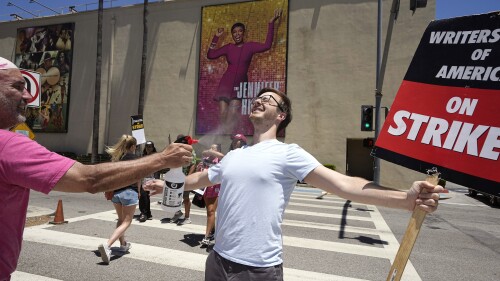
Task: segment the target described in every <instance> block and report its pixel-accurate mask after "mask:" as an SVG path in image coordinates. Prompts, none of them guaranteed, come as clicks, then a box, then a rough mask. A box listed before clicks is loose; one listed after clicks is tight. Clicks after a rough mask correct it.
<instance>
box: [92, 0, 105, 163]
mask: <svg viewBox="0 0 500 281" xmlns="http://www.w3.org/2000/svg"><path fill="white" fill-rule="evenodd" d="M103 1H104V0H99V10H98V13H97V58H96V71H95V94H94V122H93V127H92V157H91V163H92V164H94V163H95V162H96V156H97V154H98V153H99V112H100V104H101V62H102V14H103Z"/></svg>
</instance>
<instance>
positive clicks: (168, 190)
mask: <svg viewBox="0 0 500 281" xmlns="http://www.w3.org/2000/svg"><path fill="white" fill-rule="evenodd" d="M175 142H176V143H184V144H189V145H191V144H195V143H197V142H198V140H195V139H192V138H191V137H190V136H181V137H179V138H178V139H177V140H176V141H175ZM185 179H186V175H184V172H183V171H182V167H179V168H173V169H170V170H169V171H168V172H167V173H166V174H165V175H164V176H163V180H164V181H165V184H164V186H163V200H162V203H161V208H162V209H163V210H164V211H166V212H167V217H173V216H174V214H175V213H176V212H177V211H180V210H181V206H182V201H183V196H182V195H183V193H184V182H185Z"/></svg>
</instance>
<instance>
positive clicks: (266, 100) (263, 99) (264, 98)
mask: <svg viewBox="0 0 500 281" xmlns="http://www.w3.org/2000/svg"><path fill="white" fill-rule="evenodd" d="M271 99H272V100H274V102H275V103H276V104H271V103H270V101H271ZM257 100H260V103H262V104H268V105H270V106H276V107H278V108H279V109H280V110H281V111H283V112H284V111H285V110H283V107H281V105H280V103H279V102H278V101H277V100H276V99H275V98H274V97H273V96H272V95H262V96H258V97H255V98H253V99H252V103H251V104H252V106H254V105H255V103H256V102H257Z"/></svg>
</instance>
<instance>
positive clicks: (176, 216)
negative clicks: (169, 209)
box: [170, 211, 184, 223]
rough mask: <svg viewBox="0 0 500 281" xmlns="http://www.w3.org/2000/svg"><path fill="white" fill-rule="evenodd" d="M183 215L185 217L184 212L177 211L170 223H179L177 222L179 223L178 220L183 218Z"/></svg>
mask: <svg viewBox="0 0 500 281" xmlns="http://www.w3.org/2000/svg"><path fill="white" fill-rule="evenodd" d="M182 215H184V214H183V213H182V211H177V212H176V213H175V214H174V216H173V217H172V219H170V222H171V223H176V222H177V221H178V220H179V219H180V218H181V217H182Z"/></svg>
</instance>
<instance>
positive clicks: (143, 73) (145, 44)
mask: <svg viewBox="0 0 500 281" xmlns="http://www.w3.org/2000/svg"><path fill="white" fill-rule="evenodd" d="M142 20H143V33H142V63H141V82H140V86H139V108H138V110H137V114H139V115H141V116H142V115H143V113H144V88H145V87H146V62H147V55H148V0H144V14H143V17H142Z"/></svg>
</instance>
